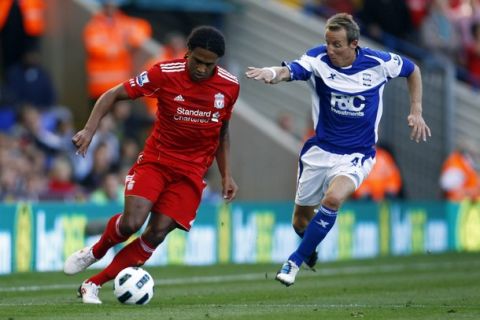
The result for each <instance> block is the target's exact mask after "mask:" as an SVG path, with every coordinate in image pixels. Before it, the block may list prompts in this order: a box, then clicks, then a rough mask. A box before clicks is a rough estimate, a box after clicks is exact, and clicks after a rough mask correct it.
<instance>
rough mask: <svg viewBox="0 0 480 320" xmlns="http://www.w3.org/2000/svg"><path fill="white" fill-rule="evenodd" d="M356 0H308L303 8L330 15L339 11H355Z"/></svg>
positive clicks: (350, 12) (325, 15) (326, 15)
mask: <svg viewBox="0 0 480 320" xmlns="http://www.w3.org/2000/svg"><path fill="white" fill-rule="evenodd" d="M354 2H355V1H354V0H307V1H304V5H303V10H304V11H305V12H306V13H308V14H310V13H312V14H315V15H318V16H321V17H324V18H326V17H330V16H332V15H333V14H335V13H338V12H346V13H349V14H352V15H353V14H354V13H355V9H356V8H355V3H354Z"/></svg>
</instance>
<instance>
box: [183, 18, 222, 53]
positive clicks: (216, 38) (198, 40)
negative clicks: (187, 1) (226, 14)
mask: <svg viewBox="0 0 480 320" xmlns="http://www.w3.org/2000/svg"><path fill="white" fill-rule="evenodd" d="M187 47H188V50H189V51H193V50H194V49H195V48H203V49H206V50H208V51H211V52H213V53H215V54H216V55H217V56H218V57H223V55H224V54H225V38H224V36H223V34H222V33H221V32H220V31H219V30H218V29H216V28H214V27H210V26H200V27H196V28H195V29H193V30H192V32H191V33H190V35H189V36H188V39H187Z"/></svg>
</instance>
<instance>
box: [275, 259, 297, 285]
mask: <svg viewBox="0 0 480 320" xmlns="http://www.w3.org/2000/svg"><path fill="white" fill-rule="evenodd" d="M298 270H299V268H298V266H297V265H296V264H295V262H293V261H292V260H288V261H287V262H285V263H284V264H283V266H282V269H280V271H278V273H277V276H276V277H275V280H277V281H280V282H281V283H283V284H284V285H286V286H287V287H288V286H291V285H292V284H294V282H295V277H296V276H297V273H298Z"/></svg>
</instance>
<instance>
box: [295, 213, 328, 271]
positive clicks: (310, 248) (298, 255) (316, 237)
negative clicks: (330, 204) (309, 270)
mask: <svg viewBox="0 0 480 320" xmlns="http://www.w3.org/2000/svg"><path fill="white" fill-rule="evenodd" d="M336 219H337V211H334V210H330V209H328V208H326V207H324V206H321V207H320V209H318V213H317V214H316V215H315V217H313V219H312V221H310V223H309V224H308V226H307V229H306V230H305V234H304V236H303V239H302V242H301V243H300V245H299V246H298V249H297V251H295V252H294V253H292V255H291V256H290V257H289V258H288V260H292V261H293V262H295V264H296V265H297V266H299V267H300V266H301V265H302V263H303V262H304V261H305V260H306V259H307V258H308V257H309V256H310V255H311V254H312V253H313V252H314V251H315V249H316V248H317V246H318V244H319V243H320V242H321V241H322V240H323V238H325V236H326V235H327V233H328V232H329V231H330V229H332V227H333V225H334V224H335V220H336Z"/></svg>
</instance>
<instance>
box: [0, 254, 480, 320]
mask: <svg viewBox="0 0 480 320" xmlns="http://www.w3.org/2000/svg"><path fill="white" fill-rule="evenodd" d="M278 267H279V265H223V266H212V267H184V266H169V267H160V268H151V267H150V268H149V267H147V268H146V269H147V270H148V271H149V272H150V273H151V274H152V275H153V277H154V278H155V280H156V283H157V285H156V287H155V296H154V298H153V300H152V301H151V302H150V303H149V304H148V305H146V306H127V305H121V304H120V303H118V302H117V301H116V300H115V297H114V296H113V291H112V284H111V283H108V284H106V285H105V286H104V288H102V290H101V293H100V298H101V299H102V300H103V304H102V305H84V304H82V303H81V302H80V300H79V299H77V298H76V296H75V290H76V288H77V287H78V285H79V283H80V282H81V281H82V280H83V279H84V278H86V277H87V276H88V275H91V274H92V273H93V272H92V271H89V272H86V273H84V274H82V275H79V276H74V277H67V276H64V275H63V274H62V273H58V272H56V273H27V274H16V275H9V276H0V319H2V320H3V319H6V320H7V319H11V320H14V319H81V320H90V319H91V320H94V319H99V320H102V319H114V320H119V319H143V318H145V319H175V320H177V319H250V320H251V319H262V320H263V319H274V320H280V319H302V320H303V319H326V320H330V319H375V320H377V319H380V320H381V319H388V320H391V319H422V320H425V319H435V320H437V319H476V320H477V319H480V254H466V253H463V254H453V253H452V254H442V255H426V256H413V257H397V258H382V259H375V260H362V261H349V262H335V263H324V264H321V265H318V266H317V267H318V268H317V269H318V270H317V272H312V271H309V270H301V272H300V275H299V276H298V278H297V282H296V283H295V285H294V286H291V287H289V288H286V287H284V286H282V285H280V284H279V283H278V282H276V281H274V280H273V277H274V275H275V272H276V270H277V268H278Z"/></svg>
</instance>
